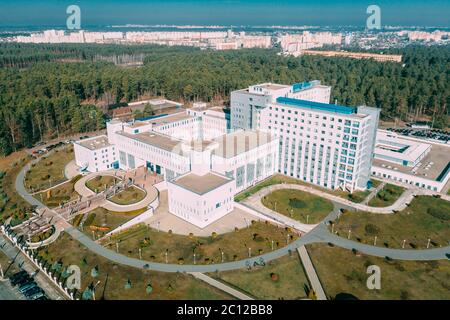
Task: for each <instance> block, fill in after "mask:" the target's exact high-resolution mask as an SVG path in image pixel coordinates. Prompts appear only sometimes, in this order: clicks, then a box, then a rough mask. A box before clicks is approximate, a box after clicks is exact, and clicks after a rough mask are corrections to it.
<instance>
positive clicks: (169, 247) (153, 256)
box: [102, 221, 297, 264]
mask: <svg viewBox="0 0 450 320" xmlns="http://www.w3.org/2000/svg"><path fill="white" fill-rule="evenodd" d="M288 235H289V240H288ZM296 237H297V235H296V234H293V233H292V232H291V231H290V230H286V229H285V228H280V227H278V226H275V225H271V224H270V223H263V222H256V221H255V222H253V223H252V224H251V225H250V226H249V228H243V229H239V230H237V231H234V232H230V233H226V234H222V235H211V236H210V237H195V236H183V235H177V234H172V233H170V232H169V233H167V232H162V231H160V232H158V231H157V230H154V229H152V228H149V227H148V226H145V225H143V224H141V225H138V226H136V227H133V228H130V229H127V230H126V231H124V232H123V233H120V234H119V235H115V236H113V237H112V238H111V239H108V240H105V241H103V243H102V244H103V245H105V246H106V247H107V248H110V249H112V250H115V249H116V242H119V250H120V252H121V253H123V254H126V255H128V256H131V257H135V258H136V257H139V248H141V249H142V257H143V258H144V259H146V260H149V261H156V262H165V254H166V251H167V258H168V261H169V262H170V263H180V264H192V263H193V262H194V261H193V260H194V256H193V253H194V252H195V254H196V263H198V264H211V263H218V262H221V250H222V251H223V253H224V261H233V260H241V259H244V258H246V257H248V248H250V251H251V255H252V256H256V255H259V254H263V253H267V252H269V251H271V250H272V240H273V247H274V249H277V248H279V247H282V246H284V245H286V242H287V241H289V242H291V241H293V240H294V239H296Z"/></svg>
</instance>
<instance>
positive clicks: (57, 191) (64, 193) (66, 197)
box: [34, 179, 80, 208]
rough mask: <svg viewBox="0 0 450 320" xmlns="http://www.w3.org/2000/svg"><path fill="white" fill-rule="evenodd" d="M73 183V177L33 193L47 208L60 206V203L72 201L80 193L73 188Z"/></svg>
mask: <svg viewBox="0 0 450 320" xmlns="http://www.w3.org/2000/svg"><path fill="white" fill-rule="evenodd" d="M74 185H75V183H74V182H73V179H72V180H71V181H67V182H66V183H64V184H62V185H60V186H58V187H56V188H53V189H50V190H47V191H43V192H40V193H38V194H35V195H34V197H35V198H36V199H38V200H39V201H41V202H42V203H43V204H45V205H46V206H47V207H49V208H55V207H58V206H60V205H61V204H64V203H67V202H70V201H73V200H75V199H77V198H78V197H79V196H80V195H79V194H78V193H77V192H76V191H75V189H74Z"/></svg>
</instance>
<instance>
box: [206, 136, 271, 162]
mask: <svg viewBox="0 0 450 320" xmlns="http://www.w3.org/2000/svg"><path fill="white" fill-rule="evenodd" d="M274 139H275V137H274V136H272V135H271V134H270V133H267V132H262V131H253V130H245V131H237V132H233V133H229V134H226V135H223V136H221V137H218V138H216V139H214V140H215V141H216V142H218V147H217V148H216V149H215V150H214V152H213V153H214V154H215V155H216V156H219V157H223V158H233V157H235V156H237V155H239V154H241V153H244V152H247V151H250V150H252V149H254V148H257V147H260V146H262V145H264V144H266V143H269V142H271V141H273V140H274Z"/></svg>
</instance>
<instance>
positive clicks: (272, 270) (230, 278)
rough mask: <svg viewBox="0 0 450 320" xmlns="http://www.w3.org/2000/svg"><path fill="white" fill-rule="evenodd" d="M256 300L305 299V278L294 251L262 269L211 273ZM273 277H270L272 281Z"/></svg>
mask: <svg viewBox="0 0 450 320" xmlns="http://www.w3.org/2000/svg"><path fill="white" fill-rule="evenodd" d="M211 275H212V276H213V277H215V278H217V279H218V280H221V281H223V282H225V283H227V284H229V285H231V286H232V287H235V288H237V289H238V290H241V291H243V292H245V293H247V294H249V295H251V296H253V297H256V298H257V299H270V300H277V299H283V300H296V299H303V298H306V297H307V291H308V290H307V288H308V287H309V283H308V279H307V277H306V274H305V272H304V270H303V267H302V266H301V262H300V259H299V257H298V255H297V253H296V252H294V253H292V255H291V256H289V255H287V256H284V257H282V258H280V259H277V260H275V261H270V262H268V263H267V264H266V266H264V267H256V268H252V269H251V270H247V269H240V270H233V271H225V272H219V273H214V274H211ZM272 277H273V278H272Z"/></svg>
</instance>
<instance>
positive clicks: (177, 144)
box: [118, 131, 183, 155]
mask: <svg viewBox="0 0 450 320" xmlns="http://www.w3.org/2000/svg"><path fill="white" fill-rule="evenodd" d="M118 134H119V135H122V136H124V137H127V138H130V139H134V140H137V141H139V142H142V143H145V144H149V145H151V146H154V147H157V148H159V149H163V150H166V151H170V152H173V153H176V154H180V155H181V154H183V151H182V148H181V145H182V142H181V140H178V139H175V138H171V137H169V136H166V135H163V134H159V133H155V132H142V133H138V134H129V133H126V132H123V131H122V132H120V133H118Z"/></svg>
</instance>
